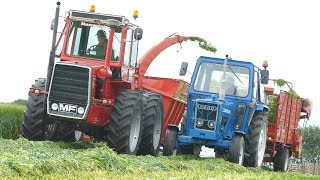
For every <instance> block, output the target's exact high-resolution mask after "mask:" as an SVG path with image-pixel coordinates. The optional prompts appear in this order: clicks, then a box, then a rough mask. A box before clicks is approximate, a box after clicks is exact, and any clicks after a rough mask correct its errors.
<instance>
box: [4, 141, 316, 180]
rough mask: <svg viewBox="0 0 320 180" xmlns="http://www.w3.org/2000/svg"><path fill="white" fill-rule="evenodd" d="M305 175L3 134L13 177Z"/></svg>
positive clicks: (9, 175)
mask: <svg viewBox="0 0 320 180" xmlns="http://www.w3.org/2000/svg"><path fill="white" fill-rule="evenodd" d="M213 177H214V178H215V179H292V178H293V179H306V178H312V177H316V176H311V175H305V174H299V173H276V172H273V171H267V170H262V169H257V168H245V167H243V166H239V165H237V164H233V163H229V162H226V161H224V160H223V159H215V158H199V157H195V156H186V155H185V156H176V157H165V156H162V155H160V156H159V157H153V156H130V155H117V154H116V153H114V152H113V151H112V150H111V149H109V148H108V147H107V146H106V145H105V144H104V143H69V144H67V143H62V142H50V141H42V142H39V141H38V142H32V141H27V140H25V139H22V138H21V139H18V140H6V139H0V178H9V179H10V178H11V179H17V178H21V179H210V178H213Z"/></svg>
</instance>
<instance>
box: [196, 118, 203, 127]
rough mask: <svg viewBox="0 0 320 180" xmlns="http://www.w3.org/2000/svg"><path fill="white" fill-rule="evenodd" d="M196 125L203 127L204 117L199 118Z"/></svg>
mask: <svg viewBox="0 0 320 180" xmlns="http://www.w3.org/2000/svg"><path fill="white" fill-rule="evenodd" d="M196 125H197V126H198V127H201V126H202V125H203V120H202V119H198V120H197V121H196Z"/></svg>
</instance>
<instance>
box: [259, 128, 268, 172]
mask: <svg viewBox="0 0 320 180" xmlns="http://www.w3.org/2000/svg"><path fill="white" fill-rule="evenodd" d="M265 126H266V125H265V124H264V125H263V128H262V129H261V132H260V137H259V144H258V166H261V164H262V161H263V158H264V151H265V149H266V131H265V129H266V128H265Z"/></svg>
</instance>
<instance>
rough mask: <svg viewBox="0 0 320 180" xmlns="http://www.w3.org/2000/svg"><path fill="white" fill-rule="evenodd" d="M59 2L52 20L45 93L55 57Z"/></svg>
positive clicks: (47, 89)
mask: <svg viewBox="0 0 320 180" xmlns="http://www.w3.org/2000/svg"><path fill="white" fill-rule="evenodd" d="M60 4H61V3H60V2H59V1H58V2H57V7H56V14H55V18H54V27H53V37H52V45H51V51H50V57H49V63H48V70H47V80H46V91H47V92H48V91H49V85H50V82H51V76H52V71H53V65H54V57H55V51H56V39H57V31H58V22H59V12H60Z"/></svg>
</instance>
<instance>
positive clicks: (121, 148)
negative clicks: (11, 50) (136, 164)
mask: <svg viewBox="0 0 320 180" xmlns="http://www.w3.org/2000/svg"><path fill="white" fill-rule="evenodd" d="M142 111H143V105H142V94H141V91H135V90H125V91H122V92H120V93H119V95H118V97H117V98H116V100H115V104H114V109H113V111H112V113H111V115H110V119H111V122H110V123H109V124H108V125H107V126H106V130H107V142H108V145H109V147H111V148H114V150H115V151H116V152H117V153H124V154H132V155H135V154H137V151H138V148H139V143H140V139H141V130H142V128H141V126H142V117H143V116H142Z"/></svg>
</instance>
